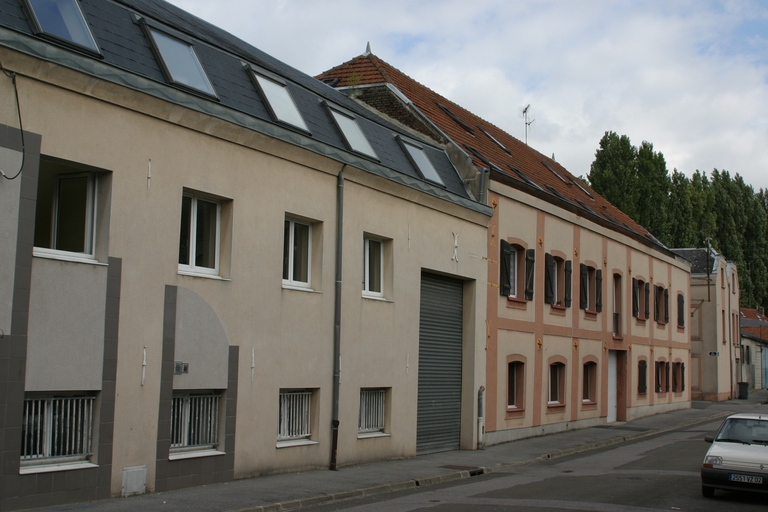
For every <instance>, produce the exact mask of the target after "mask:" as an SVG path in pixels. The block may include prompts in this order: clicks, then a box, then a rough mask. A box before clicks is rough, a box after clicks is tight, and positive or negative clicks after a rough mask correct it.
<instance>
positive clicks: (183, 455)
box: [168, 448, 226, 460]
mask: <svg viewBox="0 0 768 512" xmlns="http://www.w3.org/2000/svg"><path fill="white" fill-rule="evenodd" d="M217 455H226V453H225V452H220V451H219V450H214V449H213V448H209V449H205V450H190V451H185V452H171V453H170V454H168V460H182V459H196V458H198V457H215V456H217Z"/></svg>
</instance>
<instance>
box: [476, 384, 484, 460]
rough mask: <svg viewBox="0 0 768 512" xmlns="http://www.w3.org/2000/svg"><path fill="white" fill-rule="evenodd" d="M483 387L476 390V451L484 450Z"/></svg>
mask: <svg viewBox="0 0 768 512" xmlns="http://www.w3.org/2000/svg"><path fill="white" fill-rule="evenodd" d="M484 391H485V386H480V389H478V390H477V449H478V450H484V449H485V445H484V444H483V434H484V433H485V418H484V417H483V392H484Z"/></svg>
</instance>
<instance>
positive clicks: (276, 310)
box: [0, 0, 493, 510]
mask: <svg viewBox="0 0 768 512" xmlns="http://www.w3.org/2000/svg"><path fill="white" fill-rule="evenodd" d="M0 62H2V66H3V68H4V69H5V71H6V72H7V73H8V74H11V73H13V75H12V77H13V79H11V77H9V76H8V75H6V74H0V104H1V105H2V107H1V108H0V169H2V171H3V173H4V175H5V177H6V178H8V179H4V178H0V213H2V215H0V255H2V257H1V258H0V368H1V369H2V370H0V439H2V440H3V442H2V443H0V461H1V462H2V464H0V510H12V509H20V508H31V507H37V506H44V505H54V504H61V503H65V502H73V501H86V500H91V499H96V498H104V497H109V496H119V495H128V494H134V493H142V492H153V491H164V490H170V489H176V488H180V487H189V486H195V485H203V484H208V483H215V482H222V481H228V480H232V479H234V478H245V477H249V476H254V475H260V474H266V473H275V472H285V471H298V470H303V469H308V468H328V467H340V466H344V465H349V464H357V463H363V462H369V461H376V460H382V459H394V458H402V457H409V456H413V455H415V454H416V453H419V452H427V451H435V450H449V449H459V448H463V449H474V448H475V447H476V446H477V439H478V421H477V409H476V404H477V399H476V396H477V390H478V389H479V388H480V387H481V386H483V385H484V384H485V382H486V379H485V355H484V348H485V339H486V325H485V314H486V301H487V297H486V282H487V265H486V262H485V260H484V256H485V249H486V246H487V232H488V224H489V221H490V219H491V217H492V214H493V209H492V208H490V207H488V206H486V205H484V204H482V203H480V202H478V201H477V200H476V199H475V198H474V197H473V196H472V195H471V194H470V193H469V192H468V191H467V188H466V187H465V184H464V182H463V178H462V176H461V175H460V174H459V173H458V171H457V169H456V168H455V167H454V165H453V163H452V162H451V159H450V158H449V156H448V155H447V154H446V152H445V150H444V148H443V147H442V146H441V145H439V144H437V143H430V142H427V141H424V140H419V141H416V140H415V138H414V136H413V135H412V134H411V132H410V131H409V130H407V129H404V128H402V127H400V126H398V125H396V124H394V123H391V122H388V121H385V120H383V119H382V118H381V117H380V116H378V115H376V114H374V113H372V112H371V111H370V110H368V109H366V108H363V107H362V106H360V105H359V104H358V103H357V102H355V101H352V100H350V99H349V98H348V97H346V96H345V95H343V94H341V93H339V92H338V91H335V90H334V89H332V88H330V87H327V86H326V85H324V84H322V83H320V82H318V81H317V80H315V79H314V78H312V77H310V76H307V75H305V74H303V73H301V72H299V71H297V70H295V69H293V68H291V67H289V66H287V65H286V64H284V63H282V62H280V61H278V60H276V59H274V58H272V57H270V56H269V55H266V54H264V53H263V52H261V51H259V50H258V49H256V48H254V47H252V46H250V45H248V44H246V43H245V42H243V41H240V40H238V39H237V38H235V37H233V36H232V35H230V34H227V33H226V32H224V31H222V30H220V29H218V28H216V27H214V26H212V25H210V24H208V23H206V22H203V21H202V20H200V19H199V18H197V17H195V16H192V15H190V14H188V13H186V12H184V11H182V10H180V9H178V8H176V7H174V6H172V5H170V4H168V3H166V2H164V1H162V0H115V1H104V0H46V1H45V2H40V1H36V0H3V1H2V2H0ZM17 94H18V96H17ZM17 97H18V102H19V103H18V105H17V103H16V98H17ZM21 125H23V132H22V131H21V130H20V127H21ZM169 506H170V507H172V506H171V505H169Z"/></svg>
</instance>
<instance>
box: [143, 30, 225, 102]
mask: <svg viewBox="0 0 768 512" xmlns="http://www.w3.org/2000/svg"><path fill="white" fill-rule="evenodd" d="M150 32H151V33H152V37H153V39H154V40H155V44H156V45H157V48H158V50H159V51H160V55H161V56H162V59H163V62H164V63H165V66H166V67H167V68H168V71H169V72H170V74H171V79H172V80H173V81H174V82H178V83H180V84H183V85H186V86H188V87H191V88H193V89H197V90H198V91H202V92H205V93H208V94H210V95H215V93H214V91H213V86H211V83H210V82H209V81H208V77H207V76H206V75H205V72H204V71H203V67H202V66H201V65H200V61H199V60H198V58H197V54H196V53H195V49H194V48H192V47H191V46H190V45H188V44H187V43H184V42H182V41H179V40H178V39H176V38H174V37H171V36H168V35H165V34H163V33H162V32H158V31H157V30H153V29H150Z"/></svg>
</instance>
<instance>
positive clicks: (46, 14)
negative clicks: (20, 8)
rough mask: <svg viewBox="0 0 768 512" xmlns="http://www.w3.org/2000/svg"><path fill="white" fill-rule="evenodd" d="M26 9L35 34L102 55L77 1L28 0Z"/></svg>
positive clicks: (25, 5)
mask: <svg viewBox="0 0 768 512" xmlns="http://www.w3.org/2000/svg"><path fill="white" fill-rule="evenodd" d="M24 7H25V8H26V10H27V11H28V15H29V18H30V20H31V22H32V28H33V29H34V31H35V32H37V33H39V34H44V35H47V36H51V37H53V38H54V39H58V40H60V41H63V42H65V43H71V44H74V45H76V46H79V47H82V48H84V49H86V50H90V51H92V52H94V53H100V52H99V47H98V46H97V45H96V40H95V39H94V38H93V35H92V34H91V29H90V28H89V27H88V23H87V22H86V21H85V16H83V11H81V10H80V5H78V2H77V0H26V1H25V2H24Z"/></svg>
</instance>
